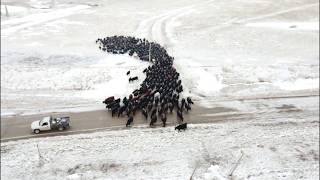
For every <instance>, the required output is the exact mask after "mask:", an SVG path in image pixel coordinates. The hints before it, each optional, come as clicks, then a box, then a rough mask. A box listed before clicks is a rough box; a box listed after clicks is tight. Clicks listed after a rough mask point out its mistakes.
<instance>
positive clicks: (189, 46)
mask: <svg viewBox="0 0 320 180" xmlns="http://www.w3.org/2000/svg"><path fill="white" fill-rule="evenodd" d="M52 2H53V1H50V0H48V1H39V0H32V1H21V2H15V1H14V2H11V1H9V0H7V1H6V2H4V3H3V4H2V5H1V13H2V16H1V44H2V46H1V92H2V93H1V105H2V107H1V108H3V109H5V110H6V111H10V112H14V113H17V114H21V113H30V111H36V112H40V111H50V110H54V109H63V108H66V107H79V106H82V107H84V106H86V107H90V106H93V105H94V106H97V105H101V106H102V104H101V101H102V100H103V99H104V98H105V97H107V96H109V95H116V96H119V97H124V96H128V95H129V93H130V92H131V90H133V89H134V88H138V87H139V83H140V82H141V81H142V80H143V79H144V76H143V74H142V73H141V70H142V69H143V68H144V67H147V66H148V64H146V63H143V62H139V61H138V60H135V59H134V58H130V57H128V56H121V55H108V54H106V53H103V52H101V51H100V50H99V49H98V46H97V45H96V44H95V43H94V41H95V40H96V39H97V38H99V37H105V36H112V35H131V36H136V37H140V38H147V39H148V40H150V41H156V42H158V43H160V44H161V45H162V46H164V47H165V48H166V49H167V51H168V52H169V54H170V55H171V56H173V57H175V61H174V66H175V67H176V68H177V70H178V72H180V74H181V75H180V77H181V79H182V83H183V85H184V92H183V96H192V97H193V99H195V100H200V104H202V105H204V104H208V102H207V100H208V99H213V100H214V99H217V98H220V99H224V98H228V99H230V98H237V97H239V96H241V97H243V96H246V97H250V96H252V95H253V94H254V95H256V96H259V95H260V96H264V95H270V94H274V95H277V94H278V93H282V94H283V93H287V94H294V93H295V92H296V91H310V90H313V91H318V90H319V51H318V49H319V28H318V27H319V23H318V22H319V8H318V7H319V2H318V1H316V0H303V1H296V0H295V1H275V0H272V1H261V0H254V1H250V2H248V1H245V0H239V1H232V2H226V1H209V0H202V1H198V0H190V1H186V0H177V1H169V0H163V1H159V0H153V1H147V0H141V1H139V3H138V4H139V5H138V4H136V3H135V2H132V1H127V0H124V1H116V0H111V1H87V0H80V1H75V0H67V1H60V0H56V1H54V3H52ZM6 3H8V5H7V7H8V11H9V16H8V17H7V16H6V15H5V14H4V13H3V12H5V9H4V4H6ZM235 7H236V8H235ZM127 70H132V71H133V72H134V74H135V75H138V76H139V82H135V83H133V84H129V82H128V81H127V77H126V76H125V72H126V71H127ZM40 97H41V98H40ZM39 100H40V101H42V102H39ZM21 101H22V102H23V103H20V102H21ZM3 114H6V113H3Z"/></svg>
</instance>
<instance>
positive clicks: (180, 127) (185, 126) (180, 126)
mask: <svg viewBox="0 0 320 180" xmlns="http://www.w3.org/2000/svg"><path fill="white" fill-rule="evenodd" d="M177 129H178V131H180V130H184V131H185V130H186V129H187V123H183V124H180V125H178V126H176V127H175V128H174V130H177Z"/></svg>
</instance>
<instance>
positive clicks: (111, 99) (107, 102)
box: [102, 96, 114, 104]
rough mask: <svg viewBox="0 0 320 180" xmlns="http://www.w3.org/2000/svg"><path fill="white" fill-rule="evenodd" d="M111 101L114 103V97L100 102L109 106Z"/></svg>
mask: <svg viewBox="0 0 320 180" xmlns="http://www.w3.org/2000/svg"><path fill="white" fill-rule="evenodd" d="M113 101H114V96H110V97H108V98H106V99H105V100H104V101H102V103H104V104H109V103H111V102H113Z"/></svg>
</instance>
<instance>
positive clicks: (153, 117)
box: [150, 115, 157, 126]
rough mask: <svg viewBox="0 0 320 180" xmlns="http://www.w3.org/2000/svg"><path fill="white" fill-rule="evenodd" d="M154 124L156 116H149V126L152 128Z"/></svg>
mask: <svg viewBox="0 0 320 180" xmlns="http://www.w3.org/2000/svg"><path fill="white" fill-rule="evenodd" d="M156 122H157V116H156V115H154V116H151V121H150V126H154V123H156Z"/></svg>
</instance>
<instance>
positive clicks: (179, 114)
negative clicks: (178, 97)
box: [177, 109, 183, 122]
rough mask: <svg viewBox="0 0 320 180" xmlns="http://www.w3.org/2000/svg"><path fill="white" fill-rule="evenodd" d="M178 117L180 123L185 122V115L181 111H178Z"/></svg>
mask: <svg viewBox="0 0 320 180" xmlns="http://www.w3.org/2000/svg"><path fill="white" fill-rule="evenodd" d="M177 117H178V118H179V120H180V121H182V122H183V115H182V112H181V111H180V110H179V109H178V110H177Z"/></svg>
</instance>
